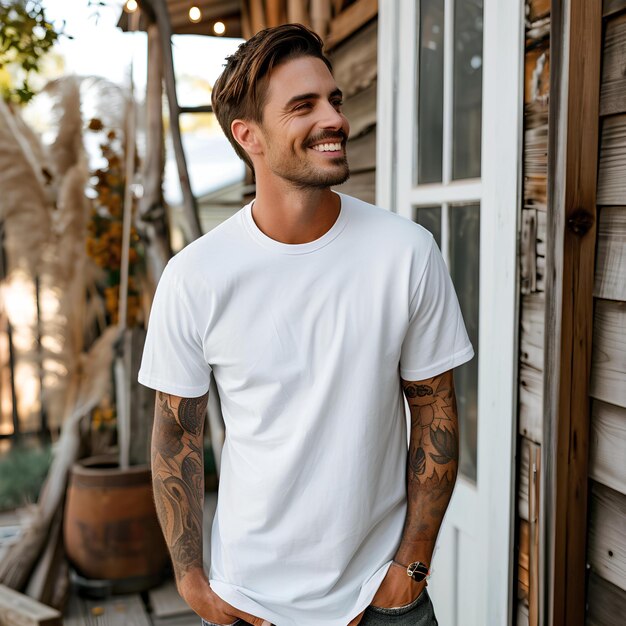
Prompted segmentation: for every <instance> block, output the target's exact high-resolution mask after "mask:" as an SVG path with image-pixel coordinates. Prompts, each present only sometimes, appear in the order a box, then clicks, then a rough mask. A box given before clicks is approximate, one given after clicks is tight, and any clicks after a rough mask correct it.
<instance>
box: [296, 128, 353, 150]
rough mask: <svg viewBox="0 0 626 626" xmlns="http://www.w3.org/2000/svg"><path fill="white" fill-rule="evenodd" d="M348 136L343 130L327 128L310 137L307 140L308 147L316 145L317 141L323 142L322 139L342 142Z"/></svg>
mask: <svg viewBox="0 0 626 626" xmlns="http://www.w3.org/2000/svg"><path fill="white" fill-rule="evenodd" d="M347 138H348V136H347V135H346V133H345V132H344V131H343V130H338V131H337V130H335V131H331V130H327V131H324V132H321V133H319V135H316V136H315V137H312V138H311V139H309V141H307V144H306V147H307V148H310V147H311V146H314V145H315V144H316V143H321V142H322V141H328V142H336V141H340V142H341V143H343V142H344V141H346V139H347Z"/></svg>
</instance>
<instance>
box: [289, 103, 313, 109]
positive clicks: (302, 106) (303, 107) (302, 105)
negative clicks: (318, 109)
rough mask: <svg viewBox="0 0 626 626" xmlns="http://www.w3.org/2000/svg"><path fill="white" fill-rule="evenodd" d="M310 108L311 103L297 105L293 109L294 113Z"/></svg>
mask: <svg viewBox="0 0 626 626" xmlns="http://www.w3.org/2000/svg"><path fill="white" fill-rule="evenodd" d="M310 108H311V103H310V102H303V103H302V104H299V105H298V106H297V107H294V109H293V110H294V111H305V110H306V109H310Z"/></svg>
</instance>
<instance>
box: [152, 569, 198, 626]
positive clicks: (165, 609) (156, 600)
mask: <svg viewBox="0 0 626 626" xmlns="http://www.w3.org/2000/svg"><path fill="white" fill-rule="evenodd" d="M148 596H149V598H150V607H151V609H152V614H151V618H152V621H153V622H154V623H157V622H158V623H162V624H166V623H170V622H171V621H172V618H184V617H192V618H194V619H195V623H196V625H197V624H198V622H199V620H198V617H197V615H196V614H195V613H194V612H193V611H192V610H191V609H190V608H189V606H188V604H187V603H186V602H185V601H184V600H183V599H182V598H181V597H180V595H179V593H178V590H177V589H176V583H175V582H174V580H168V581H167V582H165V583H164V584H162V585H161V586H159V587H157V588H156V589H152V590H151V591H149V592H148Z"/></svg>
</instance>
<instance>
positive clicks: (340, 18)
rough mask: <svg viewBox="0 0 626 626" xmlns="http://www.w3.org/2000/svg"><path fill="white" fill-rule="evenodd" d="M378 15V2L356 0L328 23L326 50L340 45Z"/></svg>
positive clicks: (374, 0)
mask: <svg viewBox="0 0 626 626" xmlns="http://www.w3.org/2000/svg"><path fill="white" fill-rule="evenodd" d="M377 13H378V0H356V2H353V3H352V4H351V5H349V6H348V7H347V8H346V9H344V10H343V11H341V13H339V14H338V15H337V16H336V17H335V18H334V19H333V20H332V22H331V23H330V32H329V33H328V36H327V37H326V48H327V49H330V48H333V47H335V46H337V45H338V44H340V43H341V42H342V41H343V40H344V39H346V37H349V36H350V35H352V33H354V32H355V31H356V30H357V29H359V28H361V27H362V26H364V25H365V24H366V23H367V22H369V21H370V20H371V19H373V18H375V17H376V15H377Z"/></svg>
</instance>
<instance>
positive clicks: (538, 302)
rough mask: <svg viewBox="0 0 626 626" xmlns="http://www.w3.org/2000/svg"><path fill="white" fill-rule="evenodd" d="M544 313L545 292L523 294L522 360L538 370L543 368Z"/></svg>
mask: <svg viewBox="0 0 626 626" xmlns="http://www.w3.org/2000/svg"><path fill="white" fill-rule="evenodd" d="M544 313H545V299H544V295H543V293H534V294H531V295H527V296H522V315H521V336H520V361H521V363H523V364H524V365H530V366H531V367H532V368H534V369H535V370H537V371H538V372H541V371H542V369H543V342H544V334H543V330H544Z"/></svg>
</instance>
